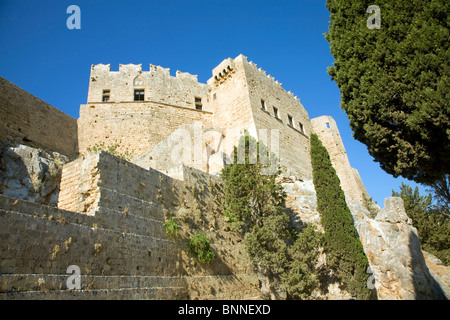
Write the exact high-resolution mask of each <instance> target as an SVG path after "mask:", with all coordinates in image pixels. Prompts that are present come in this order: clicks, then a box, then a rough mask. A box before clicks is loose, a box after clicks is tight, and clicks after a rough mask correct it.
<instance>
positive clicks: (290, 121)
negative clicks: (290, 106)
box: [288, 115, 294, 128]
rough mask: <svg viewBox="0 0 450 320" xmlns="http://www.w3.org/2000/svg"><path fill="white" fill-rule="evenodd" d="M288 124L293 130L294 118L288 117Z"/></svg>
mask: <svg viewBox="0 0 450 320" xmlns="http://www.w3.org/2000/svg"><path fill="white" fill-rule="evenodd" d="M288 123H289V125H290V126H291V127H292V128H293V127H294V121H293V120H292V116H290V115H288Z"/></svg>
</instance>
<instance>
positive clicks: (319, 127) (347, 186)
mask: <svg viewBox="0 0 450 320" xmlns="http://www.w3.org/2000/svg"><path fill="white" fill-rule="evenodd" d="M311 124H312V130H313V131H314V133H316V134H317V135H318V136H319V139H320V140H321V141H322V144H323V145H324V146H325V148H326V149H327V151H328V154H329V155H330V159H331V163H332V164H333V167H334V169H335V170H336V173H337V175H338V177H339V180H340V181H341V188H342V190H344V193H345V196H346V197H349V198H350V199H352V200H356V201H362V199H363V194H365V195H366V196H368V193H367V191H366V188H365V187H364V184H363V182H362V180H361V177H360V176H359V173H358V171H357V170H356V169H354V168H352V167H351V166H350V161H349V160H348V156H347V152H346V151H345V147H344V143H343V142H342V139H341V135H340V134H339V129H338V127H337V124H336V121H334V119H333V118H332V117H330V116H321V117H317V118H314V119H311Z"/></svg>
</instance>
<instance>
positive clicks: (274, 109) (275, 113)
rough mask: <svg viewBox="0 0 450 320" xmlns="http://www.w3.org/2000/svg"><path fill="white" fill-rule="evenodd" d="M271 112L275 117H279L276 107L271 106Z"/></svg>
mask: <svg viewBox="0 0 450 320" xmlns="http://www.w3.org/2000/svg"><path fill="white" fill-rule="evenodd" d="M273 114H274V115H275V118H277V119H280V117H279V116H278V108H275V107H273Z"/></svg>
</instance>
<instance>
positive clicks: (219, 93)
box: [208, 55, 256, 155]
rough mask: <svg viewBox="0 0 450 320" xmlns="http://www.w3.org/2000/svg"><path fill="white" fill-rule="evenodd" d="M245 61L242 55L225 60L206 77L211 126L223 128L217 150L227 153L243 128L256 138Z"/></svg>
mask: <svg viewBox="0 0 450 320" xmlns="http://www.w3.org/2000/svg"><path fill="white" fill-rule="evenodd" d="M246 61H247V58H246V57H245V56H243V55H239V56H238V57H236V58H235V59H234V60H233V59H231V58H228V59H225V60H224V61H222V62H221V63H220V64H219V65H218V66H217V67H215V68H214V69H213V71H212V74H213V76H212V78H210V79H209V80H208V85H209V86H210V87H211V93H210V99H209V100H210V106H209V108H210V110H211V111H212V112H213V117H212V125H213V126H214V127H216V128H221V129H223V130H224V139H223V143H222V146H221V148H220V150H221V151H222V152H224V153H226V154H227V155H230V154H231V153H232V152H233V147H234V146H235V145H237V143H238V141H239V138H240V136H241V133H243V130H249V132H250V134H251V135H253V136H254V137H256V128H255V124H254V121H253V117H252V110H251V107H250V97H249V94H248V88H247V78H246V75H245V67H244V66H245V63H246Z"/></svg>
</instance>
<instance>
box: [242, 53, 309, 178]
mask: <svg viewBox="0 0 450 320" xmlns="http://www.w3.org/2000/svg"><path fill="white" fill-rule="evenodd" d="M244 66H245V74H246V79H247V85H248V92H249V98H250V104H251V110H252V116H253V119H254V123H255V126H256V128H257V129H258V130H259V129H260V128H261V129H268V131H269V134H268V135H269V136H270V130H273V129H277V130H279V153H280V154H279V156H280V161H281V165H282V171H283V172H284V174H286V175H289V176H291V175H293V176H296V177H297V178H299V179H303V180H307V179H311V178H312V168H311V157H310V143H309V134H310V132H311V124H310V120H309V116H308V113H307V112H306V110H305V108H304V107H303V105H302V104H301V103H300V100H299V99H298V98H297V97H295V96H294V95H293V94H292V93H291V92H287V91H286V90H284V89H283V87H282V84H281V83H280V82H278V81H276V80H275V79H274V78H273V77H272V76H270V75H267V74H266V72H265V71H263V70H262V69H261V68H259V69H258V67H257V65H256V64H254V63H253V62H250V63H245V64H244ZM262 101H264V109H263V107H262ZM274 108H276V109H277V115H276V114H275V110H274ZM288 116H290V117H291V119H292V123H290V121H289V118H288ZM257 132H258V134H259V131H257Z"/></svg>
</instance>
